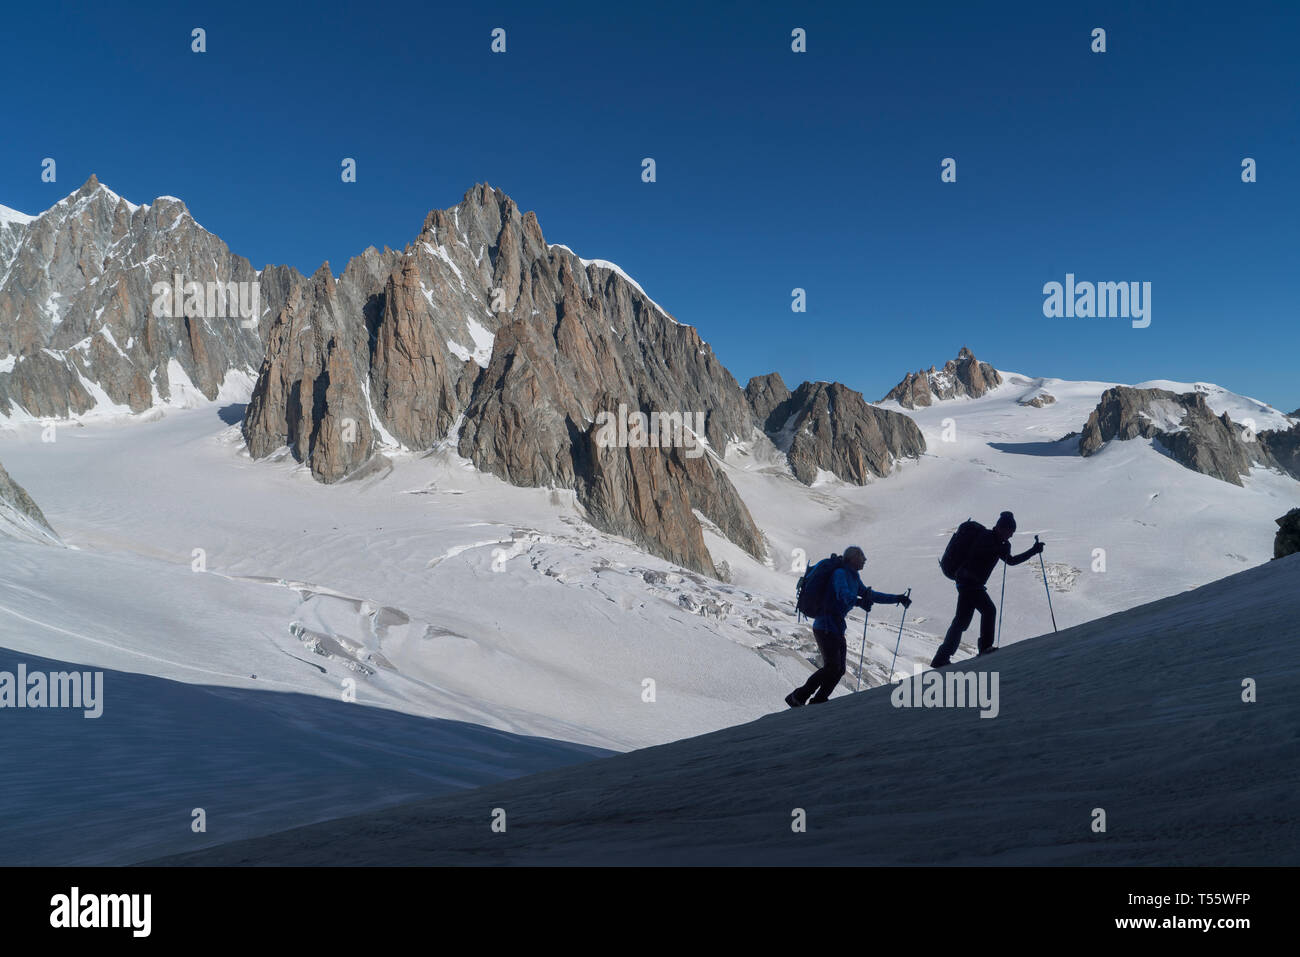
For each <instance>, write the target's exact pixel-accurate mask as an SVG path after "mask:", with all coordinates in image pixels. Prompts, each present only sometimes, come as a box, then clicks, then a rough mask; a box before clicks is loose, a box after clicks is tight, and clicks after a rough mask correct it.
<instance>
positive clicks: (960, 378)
mask: <svg viewBox="0 0 1300 957" xmlns="http://www.w3.org/2000/svg"><path fill="white" fill-rule="evenodd" d="M1001 384H1002V376H1001V375H999V374H998V371H997V370H996V369H994V368H993V367H992V366H991V365H989V364H988V363H987V362H980V361H979V360H978V359H976V358H975V354H974V353H973V352H971V351H970V349H968V348H967V347H966V346H962V347H961V349H960V351H958V353H957V358H955V359H949V360H948V361H947V362H945V363H944V365H943V368H942V369H939V370H936V369H935V367H934V366H930V368H929V369H928V370H927V369H922V370H920V371H918V372H909V373H908V374H907V375H906V376H904V377H903V380H902V381H901V382H899V383H898V385H896V386H894V388H893V389H891V390H890V391H889V394H888V395H886V396H885V397H884V398H883V399H881V401H882V402H888V401H891V400H893V401H895V402H897V403H898V404H899V405H901V406H902V407H903V408H905V409H916V408H924V407H926V406H929V405H931V404H932V403H934V402H935V401H942V400H945V399H955V398H959V397H966V398H971V399H978V398H979V397H980V396H982V395H984V394H985V393H986V392H988V391H989V390H990V389H994V388H996V387H997V386H999V385H1001Z"/></svg>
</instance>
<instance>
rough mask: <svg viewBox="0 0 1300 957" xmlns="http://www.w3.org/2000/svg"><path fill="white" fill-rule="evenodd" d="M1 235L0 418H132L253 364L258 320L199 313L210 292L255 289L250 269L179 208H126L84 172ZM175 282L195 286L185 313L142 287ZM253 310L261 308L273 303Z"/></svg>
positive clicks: (215, 386) (160, 203)
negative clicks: (16, 232)
mask: <svg viewBox="0 0 1300 957" xmlns="http://www.w3.org/2000/svg"><path fill="white" fill-rule="evenodd" d="M9 234H10V236H11V240H10V244H9V247H8V252H7V254H6V255H5V257H4V260H3V266H0V315H3V316H4V317H5V319H6V321H5V323H4V324H3V326H0V359H3V358H5V357H7V356H8V357H13V364H12V366H11V367H9V369H8V371H5V372H0V415H5V414H12V413H14V412H18V411H25V412H27V413H30V414H32V415H35V416H39V417H47V416H48V417H55V418H64V417H68V416H72V415H78V414H81V413H84V412H87V411H89V410H91V409H92V408H95V407H96V406H97V405H99V406H105V405H107V406H108V407H109V408H116V409H120V410H122V411H135V412H139V411H142V410H144V409H146V408H149V407H150V406H151V405H155V404H158V403H161V402H166V401H168V400H169V399H172V398H173V390H174V389H175V388H176V387H177V386H181V387H184V388H188V387H189V386H191V385H192V386H193V387H195V388H197V390H198V391H199V392H201V393H203V394H204V395H205V396H207V397H208V398H209V399H213V398H216V395H217V392H218V390H219V389H220V388H221V386H222V384H223V383H224V382H225V381H226V378H227V376H228V375H230V374H231V373H232V372H242V373H243V374H245V375H248V374H250V373H251V370H252V369H253V368H255V367H256V365H257V363H258V361H259V360H260V357H261V352H262V348H261V342H260V339H259V336H258V333H257V325H258V317H253V322H252V323H251V325H250V326H245V325H244V324H243V322H242V320H241V317H240V316H239V315H238V314H237V313H236V314H233V315H232V314H231V313H232V312H234V310H237V308H238V301H236V303H234V304H233V308H232V306H231V304H230V303H229V302H228V301H225V302H222V305H223V306H225V307H226V308H224V309H222V308H214V309H212V310H211V314H209V310H208V309H207V305H208V301H209V298H211V300H212V304H213V306H214V307H217V303H218V297H217V296H216V291H217V289H218V288H220V289H222V290H224V289H226V288H227V286H226V284H227V283H229V282H235V283H241V282H242V283H248V284H252V283H255V282H256V281H257V278H258V275H257V273H256V272H255V271H254V270H253V268H252V266H251V264H249V262H248V261H247V260H246V259H243V258H242V257H239V256H234V255H232V254H231V252H230V250H229V249H228V248H227V247H226V246H225V244H224V243H222V242H221V241H220V240H219V239H217V238H216V237H215V236H213V235H212V234H211V233H208V232H207V231H206V230H204V229H203V228H202V227H200V226H199V225H198V223H196V222H195V221H194V219H193V217H192V216H190V215H189V211H188V210H187V209H186V208H185V205H184V203H181V202H180V201H179V200H177V199H175V198H173V197H162V198H160V199H158V200H156V201H155V202H154V203H152V204H150V205H146V206H137V205H135V204H133V203H130V202H128V201H127V200H125V199H123V198H122V197H121V196H119V195H117V194H116V193H114V192H113V191H112V190H111V189H109V188H108V187H107V186H105V185H103V184H102V183H100V182H99V179H98V177H96V176H94V175H92V176H91V177H90V178H89V179H87V180H86V182H85V183H83V184H82V185H81V186H80V187H79V188H78V189H77V190H75V191H74V192H73V193H71V194H70V195H68V196H67V197H65V198H64V199H62V200H60V201H59V202H58V203H56V204H55V205H54V206H52V207H51V208H50V209H48V210H46V211H45V212H43V213H41V214H40V215H39V216H37V217H35V218H31V219H30V221H29V222H27V223H25V224H23V226H22V230H21V235H20V236H19V237H18V239H17V241H16V242H13V241H12V235H13V231H12V230H10V232H9ZM0 242H3V239H2V238H0ZM4 248H5V247H4V246H2V245H0V250H3V249H4ZM177 277H179V278H180V280H181V282H182V283H186V282H193V283H198V284H199V288H201V289H203V290H205V294H203V295H200V296H199V299H200V300H201V301H202V306H201V307H200V308H199V309H198V310H197V314H196V315H192V316H186V315H185V314H184V312H185V309H184V305H185V304H184V301H183V297H181V301H180V302H178V303H177V304H176V305H177V308H174V309H173V308H170V306H171V299H172V298H176V297H173V296H172V295H170V294H169V295H168V296H167V306H166V307H165V308H163V309H161V310H160V309H159V308H157V307H158V305H159V304H158V302H157V300H158V297H157V296H156V295H155V293H154V284H155V283H165V284H166V285H167V286H168V287H169V288H170V287H171V286H172V285H173V283H174V281H175V279H176V278H177ZM281 278H283V277H281ZM209 284H211V285H210V286H209ZM282 285H283V284H282V283H281V284H279V286H278V287H277V288H279V287H282ZM209 288H211V289H212V291H213V295H212V296H211V297H209V295H207V294H206V290H207V289H209ZM245 288H246V289H247V290H248V291H249V292H250V293H251V290H252V286H251V285H249V286H247V287H245ZM246 298H247V300H248V302H249V305H250V307H251V305H252V296H251V295H249V296H247V297H246ZM260 305H261V306H262V307H266V308H265V309H264V310H263V311H264V312H265V311H269V310H270V308H271V306H272V305H273V297H266V296H263V297H261V300H260Z"/></svg>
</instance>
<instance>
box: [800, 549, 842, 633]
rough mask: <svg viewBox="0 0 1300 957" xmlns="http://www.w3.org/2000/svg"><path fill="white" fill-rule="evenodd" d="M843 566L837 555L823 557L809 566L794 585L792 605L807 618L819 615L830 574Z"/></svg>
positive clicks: (828, 584) (829, 583)
mask: <svg viewBox="0 0 1300 957" xmlns="http://www.w3.org/2000/svg"><path fill="white" fill-rule="evenodd" d="M844 567H845V562H844V559H843V558H842V557H841V556H839V555H832V556H831V557H830V558H823V559H822V560H821V561H819V562H818V563H817V564H816V565H813V566H811V567H810V568H809V569H808V570H807V571H806V572H804V573H803V577H802V578H800V579H799V582H798V584H796V585H795V586H794V606H795V608H796V610H797V611H798V613H799V614H802V615H804V616H805V617H807V618H817V617H820V616H821V614H822V612H823V611H824V610H825V606H826V594H827V591H828V589H829V588H830V587H831V576H832V575H834V574H835V572H836V571H837V570H839V569H841V568H844Z"/></svg>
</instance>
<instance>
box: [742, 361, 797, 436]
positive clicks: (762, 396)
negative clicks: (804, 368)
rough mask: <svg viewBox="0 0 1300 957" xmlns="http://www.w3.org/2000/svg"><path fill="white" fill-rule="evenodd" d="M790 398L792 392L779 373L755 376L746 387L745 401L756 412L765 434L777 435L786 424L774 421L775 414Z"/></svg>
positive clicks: (755, 414) (755, 416) (755, 415)
mask: <svg viewBox="0 0 1300 957" xmlns="http://www.w3.org/2000/svg"><path fill="white" fill-rule="evenodd" d="M789 398H790V390H789V388H787V387H786V384H785V380H784V379H782V378H781V373H779V372H769V373H768V374H767V375H760V376H754V378H752V379H750V380H749V382H748V383H747V384H746V385H745V399H746V401H748V402H749V407H750V408H751V409H753V410H754V418H756V419H757V420H758V424H759V427H760V428H762V430H763V431H764V432H769V433H776V432H779V431H780V430H781V427H782V426H783V425H784V424H785V422H784V420H782V421H780V422H777V421H774V419H775V416H773V414H772V413H774V412H775V411H776V410H777V409H778V408H780V407H781V405H782V404H783V403H785V402H786V400H788V399H789Z"/></svg>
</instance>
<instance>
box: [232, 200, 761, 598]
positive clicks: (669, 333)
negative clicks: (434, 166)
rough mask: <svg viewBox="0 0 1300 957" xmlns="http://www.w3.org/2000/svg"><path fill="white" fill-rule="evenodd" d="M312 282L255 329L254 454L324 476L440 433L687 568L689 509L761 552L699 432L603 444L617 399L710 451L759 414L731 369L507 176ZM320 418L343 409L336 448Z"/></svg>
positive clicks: (698, 542) (692, 542) (703, 556)
mask: <svg viewBox="0 0 1300 957" xmlns="http://www.w3.org/2000/svg"><path fill="white" fill-rule="evenodd" d="M312 284H313V288H314V290H315V291H314V295H313V296H312V297H304V298H302V299H300V300H295V301H294V302H293V303H292V304H291V308H288V309H286V310H285V312H284V314H283V315H282V316H281V317H280V318H279V319H277V321H276V324H275V326H274V328H273V329H272V331H271V334H270V336H269V339H268V344H267V353H266V357H265V359H264V361H263V363H262V368H261V370H260V372H259V375H258V381H257V385H256V386H255V388H254V397H253V401H252V402H250V404H249V409H248V414H247V416H246V419H245V423H244V434H245V438H246V441H247V443H248V447H249V450H250V452H251V453H252V454H253V455H254V456H255V457H260V456H263V455H267V454H269V453H270V452H272V451H274V450H275V449H276V448H279V447H281V446H285V445H287V446H289V448H290V449H291V451H292V452H293V454H294V455H295V456H297V457H298V458H299V459H300V460H301V461H303V462H305V463H307V464H309V465H310V466H311V469H312V473H313V475H315V476H316V477H317V478H318V479H320V480H322V481H327V482H328V481H335V480H337V479H339V478H342V477H343V476H344V475H346V474H348V472H349V471H352V470H355V469H356V468H359V467H360V466H361V465H363V464H364V463H365V461H366V459H367V458H368V457H369V456H370V455H372V454H373V453H374V451H375V450H376V449H377V448H378V447H379V445H381V444H385V443H393V444H398V445H401V446H403V447H405V448H408V449H427V448H430V447H432V446H434V445H435V444H438V443H440V442H446V441H451V442H454V443H455V447H456V449H457V451H458V452H459V453H460V454H461V455H462V456H464V457H466V458H467V459H469V460H470V461H471V462H473V463H474V465H476V466H477V467H478V468H480V469H482V470H484V471H488V472H492V473H494V474H496V475H498V476H499V477H501V478H502V479H504V480H506V481H508V482H511V483H513V484H516V485H524V486H559V487H565V488H573V489H574V490H575V491H576V492H577V495H578V501H579V503H580V504H581V505H582V506H583V507H584V508H585V509H586V511H587V513H588V517H589V519H590V520H591V521H592V523H593V524H595V525H596V526H597V527H600V528H604V529H606V530H608V531H611V532H614V533H615V534H621V535H625V536H627V537H629V538H632V539H634V540H636V541H639V542H642V543H643V544H645V545H646V547H647V548H649V549H650V550H651V551H654V552H656V553H657V554H660V555H663V556H665V557H669V558H671V559H672V560H673V561H679V562H681V563H683V564H686V565H688V566H689V567H692V568H696V569H698V570H701V571H705V572H707V573H709V574H716V573H717V569H715V568H714V566H713V563H712V561H711V559H710V558H709V554H708V550H707V548H706V547H705V546H704V538H703V531H702V528H701V526H700V524H699V519H697V518H696V516H695V512H696V511H698V512H699V513H700V514H701V515H704V516H705V517H706V518H707V519H708V520H709V521H710V522H711V523H713V525H714V526H715V527H716V528H718V529H719V530H721V532H722V534H724V535H725V536H726V537H728V538H729V539H731V540H732V541H733V542H736V543H737V544H739V545H741V546H742V547H744V548H746V549H747V550H749V551H750V552H751V553H752V554H755V555H756V556H758V555H761V554H762V552H763V549H764V545H763V542H762V536H761V535H760V534H759V532H758V530H757V528H755V527H754V525H753V521H752V519H751V518H750V516H749V512H748V510H747V509H746V508H745V506H744V503H743V502H742V501H741V500H740V497H739V495H738V494H737V493H736V491H735V489H734V488H733V487H732V486H731V483H730V482H729V481H727V479H726V476H725V474H724V473H723V472H722V471H721V469H720V468H719V466H718V465H717V463H716V462H715V461H714V460H713V458H712V457H710V456H709V455H707V454H704V453H705V448H704V445H703V444H700V445H699V446H697V447H696V448H695V454H691V452H689V451H688V450H687V449H686V448H684V447H668V448H649V447H637V446H634V445H620V446H613V447H611V446H608V445H606V444H602V443H600V442H599V421H600V420H601V419H602V418H606V417H608V416H612V415H615V414H618V413H619V411H620V409H622V410H626V412H627V413H628V414H643V415H646V416H647V417H648V416H650V415H652V414H654V415H659V414H663V415H665V416H673V415H676V416H677V418H678V420H679V421H680V420H682V419H683V418H685V417H686V416H690V420H691V421H692V422H693V423H695V424H696V425H698V426H699V432H700V433H701V435H700V438H701V440H702V442H707V444H708V446H711V447H712V448H713V449H715V450H716V451H717V452H719V453H721V452H723V451H725V448H726V445H727V443H728V442H730V441H734V440H736V439H739V438H748V437H749V436H750V433H751V430H752V427H753V419H752V414H751V412H750V410H749V406H748V404H747V403H746V401H745V395H744V393H743V392H742V391H741V389H740V387H739V385H738V384H737V383H736V381H735V380H734V379H733V378H732V377H731V374H730V373H729V372H727V370H726V369H725V368H724V367H723V366H722V364H721V363H720V362H719V361H718V360H717V358H716V357H715V356H714V355H713V351H712V350H711V349H710V348H709V347H708V346H707V344H705V343H704V342H703V341H702V340H701V339H700V337H699V334H698V333H697V332H696V331H695V330H694V329H693V328H691V327H689V326H684V325H681V324H679V323H678V322H676V321H675V320H674V319H672V317H671V316H669V315H668V314H667V313H666V312H664V311H663V310H662V309H661V308H659V307H658V305H657V304H655V303H654V302H653V300H651V299H650V298H649V297H648V296H647V295H646V294H645V291H644V290H642V289H641V288H640V286H639V285H637V284H636V283H635V282H634V281H633V280H631V279H630V278H629V277H628V276H627V275H626V274H625V273H623V271H622V270H621V269H619V268H618V267H617V266H614V265H613V264H612V263H606V262H604V261H601V260H583V259H580V258H579V257H578V256H576V255H575V254H574V253H573V252H572V251H571V250H569V249H567V248H566V247H563V246H553V245H548V244H547V242H546V240H545V237H544V235H543V233H542V229H541V225H540V224H539V223H538V221H537V217H536V216H535V215H534V214H533V213H531V212H527V213H525V212H521V210H520V209H519V207H518V206H517V205H516V204H515V202H514V201H513V200H512V199H510V197H508V196H506V195H505V194H504V193H502V192H501V191H500V190H497V189H493V188H491V187H489V186H487V185H486V184H478V185H476V186H475V187H473V188H472V189H470V190H469V191H468V192H467V193H466V194H465V197H464V199H462V201H461V202H460V203H459V204H457V205H456V206H454V207H451V208H450V209H444V210H434V211H432V212H430V213H429V214H428V215H427V216H426V217H425V218H424V222H423V225H422V227H421V230H420V233H419V235H418V236H417V237H416V239H415V240H414V241H413V242H412V243H410V244H409V245H408V246H407V247H406V249H405V250H403V251H402V252H400V253H394V254H392V256H391V257H388V256H387V255H386V254H371V255H370V261H369V263H368V264H365V265H364V267H363V266H362V265H358V263H357V260H353V261H352V262H351V263H349V264H348V267H347V268H346V269H345V270H344V272H343V276H342V278H341V279H340V280H339V282H338V284H337V290H335V291H334V292H333V294H331V292H330V290H329V288H328V285H329V284H328V283H327V281H326V280H325V277H324V276H321V277H320V279H319V281H318V280H317V279H316V277H313V283H312ZM317 287H318V288H317ZM309 396H310V397H312V401H310V402H309V401H307V397H309ZM330 416H333V417H334V418H335V419H336V420H338V421H339V422H344V421H345V420H348V419H354V420H355V421H356V423H357V428H355V429H354V430H353V431H352V435H353V441H352V442H350V443H348V444H347V448H343V447H341V443H343V438H342V436H343V434H344V433H343V432H342V431H340V430H337V429H335V428H333V427H331V426H329V424H328V421H329V418H330ZM363 422H364V423H366V425H365V426H364V427H361V425H360V424H361V423H363ZM679 432H680V430H679ZM336 433H337V434H336ZM693 434H694V433H693V432H692V435H693Z"/></svg>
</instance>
